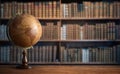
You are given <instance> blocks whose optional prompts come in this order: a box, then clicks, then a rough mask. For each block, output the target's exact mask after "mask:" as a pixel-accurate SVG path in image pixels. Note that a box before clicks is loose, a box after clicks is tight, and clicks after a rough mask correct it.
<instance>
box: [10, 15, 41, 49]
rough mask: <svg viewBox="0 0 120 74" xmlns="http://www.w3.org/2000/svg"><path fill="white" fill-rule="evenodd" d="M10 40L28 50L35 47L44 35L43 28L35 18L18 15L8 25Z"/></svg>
mask: <svg viewBox="0 0 120 74" xmlns="http://www.w3.org/2000/svg"><path fill="white" fill-rule="evenodd" d="M8 35H9V39H10V40H11V41H12V42H13V43H14V44H15V45H17V46H20V47H23V48H27V47H31V46H33V45H35V44H36V43H37V42H38V41H39V40H40V37H41V35H42V27H41V24H40V22H39V20H37V19H36V18H35V17H34V16H32V15H29V14H20V15H16V16H15V17H14V18H13V19H12V20H10V22H9V23H8Z"/></svg>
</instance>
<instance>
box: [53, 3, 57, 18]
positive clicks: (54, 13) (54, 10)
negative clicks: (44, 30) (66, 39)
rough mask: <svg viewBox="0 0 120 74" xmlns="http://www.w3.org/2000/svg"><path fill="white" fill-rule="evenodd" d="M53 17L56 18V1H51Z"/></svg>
mask: <svg viewBox="0 0 120 74" xmlns="http://www.w3.org/2000/svg"><path fill="white" fill-rule="evenodd" d="M52 5H53V18H56V1H53V4H52Z"/></svg>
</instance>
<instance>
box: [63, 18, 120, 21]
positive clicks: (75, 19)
mask: <svg viewBox="0 0 120 74" xmlns="http://www.w3.org/2000/svg"><path fill="white" fill-rule="evenodd" d="M61 20H63V21H64V20H65V21H66V20H120V18H109V17H106V18H79V17H78V18H77V17H70V18H62V19H61Z"/></svg>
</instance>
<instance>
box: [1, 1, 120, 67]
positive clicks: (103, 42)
mask: <svg viewBox="0 0 120 74" xmlns="http://www.w3.org/2000/svg"><path fill="white" fill-rule="evenodd" d="M7 1H9V0H7ZM15 1H17V0H15ZM18 1H19V0H18ZM30 1H33V0H30ZM36 1H39V0H36ZM45 1H59V2H60V11H59V13H60V17H53V18H38V17H36V18H37V19H39V20H40V21H59V22H60V26H62V22H65V21H74V22H75V21H111V20H112V21H120V17H112V18H111V17H104V18H96V17H90V18H86V17H65V18H64V17H63V16H62V4H63V3H71V2H77V0H70V2H69V1H64V0H45ZM82 1H84V0H82ZM86 1H92V0H86ZM3 2H4V1H3ZM23 2H24V1H23ZM27 2H29V1H27ZM80 2H81V1H80ZM77 3H78V2H77ZM0 14H1V13H0ZM9 19H10V18H6V17H3V18H0V21H1V22H2V21H4V22H7V21H8V20H9ZM59 33H60V34H61V31H60V32H59ZM60 37H61V36H60ZM42 42H43V43H46V44H47V43H56V45H57V56H56V58H57V61H56V62H35V63H34V62H32V63H30V64H74V65H75V64H77V65H78V64H110V65H111V64H114V65H116V64H117V65H118V64H120V63H101V62H88V63H84V62H61V60H62V59H61V53H62V52H61V46H62V44H67V43H76V44H77V43H79V44H81V45H80V47H94V46H114V45H119V43H120V40H99V39H98V40H97V39H96V40H91V39H90V40H74V39H69V40H61V39H60V38H59V39H57V40H40V41H39V42H38V45H39V43H42ZM82 44H83V45H82ZM6 45H11V43H10V42H9V41H8V40H0V46H6ZM0 64H19V63H14V62H13V63H12V62H11V63H0Z"/></svg>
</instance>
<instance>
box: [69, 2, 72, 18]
mask: <svg viewBox="0 0 120 74" xmlns="http://www.w3.org/2000/svg"><path fill="white" fill-rule="evenodd" d="M71 12H72V10H71V3H69V4H68V17H71V14H72V13H71Z"/></svg>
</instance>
